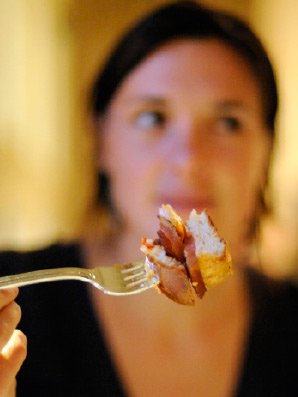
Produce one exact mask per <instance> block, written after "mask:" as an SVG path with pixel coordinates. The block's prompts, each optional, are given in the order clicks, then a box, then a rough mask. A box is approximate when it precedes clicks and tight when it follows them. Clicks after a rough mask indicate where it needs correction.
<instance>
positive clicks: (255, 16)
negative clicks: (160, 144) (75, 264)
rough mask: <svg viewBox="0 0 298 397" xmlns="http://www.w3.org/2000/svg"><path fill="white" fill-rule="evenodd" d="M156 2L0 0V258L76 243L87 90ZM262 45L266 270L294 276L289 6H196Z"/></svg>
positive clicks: (297, 186) (297, 62)
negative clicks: (265, 60)
mask: <svg viewBox="0 0 298 397" xmlns="http://www.w3.org/2000/svg"><path fill="white" fill-rule="evenodd" d="M165 2H166V1H160V0H0V54H1V63H0V87H1V89H0V250H4V249H18V250H27V249H32V248H38V247H41V246H44V245H46V244H50V243H53V242H56V241H58V240H59V241H69V240H73V239H76V238H77V237H78V236H79V235H80V232H81V225H82V222H83V221H84V219H85V216H86V212H88V210H89V206H90V201H91V199H92V196H93V193H94V172H93V169H92V155H93V154H92V149H91V144H90V143H91V138H90V137H91V135H90V125H89V121H88V114H87V98H88V88H89V86H90V84H91V82H92V79H93V76H94V74H95V72H96V71H97V69H98V67H99V66H100V64H101V62H102V60H103V58H104V57H105V56H106V55H107V53H108V51H109V48H110V46H111V44H112V43H114V41H115V40H117V38H118V36H119V35H120V34H121V32H122V31H123V30H124V29H125V28H126V27H127V26H128V25H129V24H130V23H131V22H132V21H134V20H135V18H136V17H138V16H141V15H142V14H143V13H144V12H146V11H147V10H149V9H151V8H152V7H154V6H156V5H157V4H161V3H165ZM202 3H205V4H207V5H210V6H216V7H220V8H223V9H226V10H229V11H232V12H234V13H235V14H237V15H239V16H241V17H242V18H244V19H246V20H248V21H249V22H250V24H251V25H252V26H253V28H254V29H255V30H256V31H257V32H258V33H259V34H260V36H261V38H262V39H263V41H264V43H265V45H267V47H268V49H269V52H270V54H271V57H272V59H273V62H274V64H275V68H276V71H277V75H278V81H279V86H280V94H281V107H280V112H279V119H278V146H277V151H276V159H275V167H274V170H273V171H274V172H273V180H272V186H273V193H274V199H275V202H276V207H275V208H276V210H275V216H274V218H272V219H271V220H270V221H269V222H267V225H266V227H265V229H264V239H263V245H262V251H261V252H262V255H263V257H264V258H265V261H266V263H267V265H266V267H267V270H268V271H269V272H271V273H274V274H277V275H283V274H290V275H293V276H296V274H298V267H297V265H296V262H297V264H298V261H297V259H298V258H297V257H298V239H297V235H298V233H297V232H298V154H297V149H298V134H297V133H296V132H297V131H298V117H297V103H298V51H297V37H298V24H297V15H298V1H297V0H208V1H207V0H205V1H202Z"/></svg>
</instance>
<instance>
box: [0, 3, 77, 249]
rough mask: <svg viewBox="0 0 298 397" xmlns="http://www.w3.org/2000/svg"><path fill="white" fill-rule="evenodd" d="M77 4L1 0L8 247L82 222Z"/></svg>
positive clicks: (1, 159)
mask: <svg viewBox="0 0 298 397" xmlns="http://www.w3.org/2000/svg"><path fill="white" fill-rule="evenodd" d="M69 6H70V2H69V1H67V0H46V1H40V0H3V1H1V2H0V51H1V66H0V68H1V74H0V86H1V90H0V92H1V96H0V246H1V247H8V248H9V247H11V246H16V247H26V246H27V245H39V244H43V243H45V242H48V241H50V240H51V239H52V238H56V237H59V238H63V237H65V236H68V235H70V234H71V233H72V230H73V228H74V227H75V225H76V222H77V221H76V219H75V218H74V217H73V212H76V210H77V207H78V203H77V199H76V198H74V195H75V194H76V193H75V192H74V189H73V186H72V182H73V176H72V167H73V159H74V154H73V149H72V145H73V140H74V138H73V135H72V133H73V121H72V108H73V106H72V104H73V97H74V88H73V77H72V72H71V71H72V68H73V56H72V51H73V42H72V36H71V32H70V26H69ZM69 204H70V205H69Z"/></svg>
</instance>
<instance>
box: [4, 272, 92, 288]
mask: <svg viewBox="0 0 298 397" xmlns="http://www.w3.org/2000/svg"><path fill="white" fill-rule="evenodd" d="M92 279H93V277H92V272H91V271H90V270H88V269H84V268H79V267H61V268H56V269H43V270H34V271H32V272H25V273H19V274H14V275H10V276H4V277H0V289H3V288H10V287H23V286H25V285H30V284H39V283H45V282H49V281H61V280H80V281H86V282H90V280H92Z"/></svg>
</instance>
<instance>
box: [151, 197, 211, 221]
mask: <svg viewBox="0 0 298 397" xmlns="http://www.w3.org/2000/svg"><path fill="white" fill-rule="evenodd" d="M161 204H170V205H171V206H172V207H173V208H175V210H177V212H178V213H180V214H185V215H186V216H188V214H189V212H190V211H191V210H192V209H196V210H197V211H198V212H201V211H203V210H204V209H207V210H209V211H210V210H212V209H213V208H214V207H215V203H214V200H212V199H211V198H210V197H207V196H194V195H192V196H191V195H181V194H177V195H175V194H173V195H160V196H159V197H158V206H160V205H161Z"/></svg>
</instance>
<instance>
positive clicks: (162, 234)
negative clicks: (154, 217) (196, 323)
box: [141, 204, 232, 305]
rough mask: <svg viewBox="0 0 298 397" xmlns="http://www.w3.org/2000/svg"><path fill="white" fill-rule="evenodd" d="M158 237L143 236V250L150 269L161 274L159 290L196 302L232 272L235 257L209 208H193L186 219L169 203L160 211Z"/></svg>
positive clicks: (183, 299) (158, 274)
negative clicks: (232, 257)
mask: <svg viewBox="0 0 298 397" xmlns="http://www.w3.org/2000/svg"><path fill="white" fill-rule="evenodd" d="M158 217H159V220H160V229H159V231H158V232H157V234H158V237H159V238H158V239H155V240H152V239H147V238H143V239H142V243H141V251H142V252H143V253H144V254H145V255H146V258H147V266H148V271H150V272H151V273H152V272H153V273H154V274H155V275H157V276H158V277H159V284H158V288H159V290H160V291H161V292H162V293H163V294H165V295H166V296H167V297H168V298H170V299H172V300H174V301H175V302H177V303H180V304H184V305H193V304H194V303H195V296H196V295H197V296H199V297H200V298H202V297H203V296H204V294H205V292H206V291H207V290H208V289H209V288H210V287H213V286H215V285H217V284H218V283H220V282H222V281H223V280H224V279H225V278H226V277H227V276H228V275H230V274H231V273H232V261H231V256H230V254H229V252H228V250H227V245H226V242H225V241H224V240H223V239H222V238H221V237H220V236H219V234H218V232H217V229H216V228H215V226H214V224H213V222H212V221H211V218H210V217H209V215H208V214H207V212H206V211H203V212H201V213H200V214H198V213H197V212H196V211H195V210H192V211H191V213H190V216H189V219H188V220H187V221H186V222H184V221H183V220H182V219H181V218H180V217H179V215H178V214H177V213H176V212H175V211H174V209H173V208H172V207H171V206H170V205H169V204H163V205H162V206H161V207H160V209H159V214H158Z"/></svg>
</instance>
